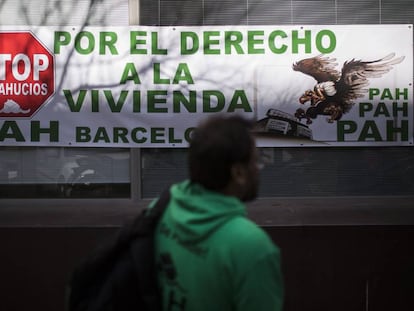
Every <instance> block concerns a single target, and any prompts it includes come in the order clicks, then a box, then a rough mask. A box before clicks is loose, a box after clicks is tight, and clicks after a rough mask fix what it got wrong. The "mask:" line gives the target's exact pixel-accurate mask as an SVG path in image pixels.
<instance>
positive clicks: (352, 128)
mask: <svg viewBox="0 0 414 311" xmlns="http://www.w3.org/2000/svg"><path fill="white" fill-rule="evenodd" d="M356 130H357V124H356V122H355V121H337V122H336V133H337V141H338V142H340V141H345V134H352V133H355V132H356Z"/></svg>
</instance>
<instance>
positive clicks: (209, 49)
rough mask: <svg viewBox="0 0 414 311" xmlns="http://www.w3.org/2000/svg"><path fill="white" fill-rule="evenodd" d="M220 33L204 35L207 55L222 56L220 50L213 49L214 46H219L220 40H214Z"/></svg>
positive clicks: (213, 32)
mask: <svg viewBox="0 0 414 311" xmlns="http://www.w3.org/2000/svg"><path fill="white" fill-rule="evenodd" d="M219 35H220V32H219V31H205V32H204V33H203V39H204V54H206V55H218V54H220V49H213V48H212V47H211V46H212V45H219V44H220V41H219V40H218V39H213V38H212V37H214V36H219Z"/></svg>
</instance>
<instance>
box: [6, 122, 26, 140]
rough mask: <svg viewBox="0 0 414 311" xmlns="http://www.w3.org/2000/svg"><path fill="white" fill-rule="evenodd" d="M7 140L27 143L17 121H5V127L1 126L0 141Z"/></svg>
mask: <svg viewBox="0 0 414 311" xmlns="http://www.w3.org/2000/svg"><path fill="white" fill-rule="evenodd" d="M7 138H9V139H14V140H15V141H16V142H17V141H19V142H24V141H26V140H25V139H24V136H23V134H22V132H21V131H20V128H19V126H18V125H17V123H16V121H4V123H3V125H2V126H1V128H0V141H4V140H5V139H7Z"/></svg>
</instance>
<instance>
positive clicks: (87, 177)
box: [0, 147, 131, 198]
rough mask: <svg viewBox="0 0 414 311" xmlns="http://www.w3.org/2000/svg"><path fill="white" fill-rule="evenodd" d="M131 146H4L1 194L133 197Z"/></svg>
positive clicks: (0, 151) (0, 161)
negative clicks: (117, 147) (131, 189)
mask: <svg viewBox="0 0 414 311" xmlns="http://www.w3.org/2000/svg"><path fill="white" fill-rule="evenodd" d="M129 163H130V153H129V149H115V148H105V149H102V148H101V149H99V148H50V147H48V148H27V147H26V148H24V147H18V148H17V147H2V148H1V149H0V198H57V197H65V198H91V197H92V198H120V197H130V188H131V186H130V180H131V179H130V173H129V167H130V164H129Z"/></svg>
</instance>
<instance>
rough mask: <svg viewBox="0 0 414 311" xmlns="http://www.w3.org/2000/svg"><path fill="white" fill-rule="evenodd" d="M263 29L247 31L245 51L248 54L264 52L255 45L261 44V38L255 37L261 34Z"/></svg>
mask: <svg viewBox="0 0 414 311" xmlns="http://www.w3.org/2000/svg"><path fill="white" fill-rule="evenodd" d="M263 35H264V31H263V30H255V31H248V32H247V53H248V54H264V52H265V50H264V49H263V48H257V47H256V45H261V46H262V45H263V38H257V36H263Z"/></svg>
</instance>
